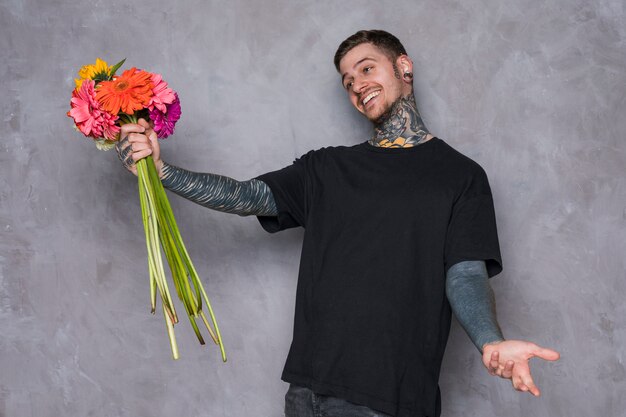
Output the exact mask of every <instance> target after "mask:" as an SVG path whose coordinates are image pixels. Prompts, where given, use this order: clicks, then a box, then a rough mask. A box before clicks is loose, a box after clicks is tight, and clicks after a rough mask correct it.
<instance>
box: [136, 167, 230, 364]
mask: <svg viewBox="0 0 626 417" xmlns="http://www.w3.org/2000/svg"><path fill="white" fill-rule="evenodd" d="M146 160H147V165H148V171H149V174H150V175H151V177H150V180H151V182H152V185H153V187H154V190H155V191H156V196H157V197H156V198H157V200H159V202H160V204H161V207H160V209H161V212H162V213H163V214H164V217H165V222H164V223H166V224H167V227H163V228H164V229H166V230H167V229H169V230H171V232H172V233H173V234H174V240H175V242H176V247H177V249H178V250H179V251H180V253H181V254H182V256H183V259H184V261H185V265H186V267H187V270H188V271H189V275H190V276H191V279H192V282H193V285H194V287H195V288H196V296H197V300H198V301H197V306H198V310H200V308H201V305H202V304H201V299H200V294H199V293H198V289H199V290H200V293H201V294H202V297H203V298H204V300H205V303H206V306H207V308H208V310H209V315H210V316H211V321H212V322H213V327H214V328H215V333H216V334H214V333H213V331H212V329H211V327H210V326H209V323H208V321H207V320H206V317H205V316H204V314H203V313H202V312H201V311H200V315H201V317H202V319H203V322H204V323H205V326H206V327H207V330H208V331H209V333H210V334H211V337H212V339H213V341H214V342H215V343H216V344H217V345H219V347H220V351H221V354H222V360H223V361H224V362H226V352H225V350H224V345H223V343H222V337H221V334H220V331H219V326H218V324H217V320H216V318H215V314H214V312H213V308H212V307H211V303H210V301H209V297H208V296H207V294H206V291H205V290H204V287H203V286H202V282H201V281H200V279H199V277H198V273H197V272H196V269H195V268H194V266H193V263H192V262H191V258H190V257H189V253H188V252H187V249H186V247H185V244H184V243H183V240H182V237H181V235H180V231H179V229H178V226H177V224H176V220H175V218H174V214H173V212H172V209H171V206H170V204H169V200H168V199H167V195H166V194H165V189H164V188H163V185H162V184H161V180H160V179H159V177H158V174H157V170H156V166H155V165H154V161H153V160H152V158H150V157H148V158H146ZM181 278H182V279H184V281H185V284H186V288H188V289H189V292H188V293H187V294H188V295H189V296H190V297H192V296H193V293H192V291H191V289H190V288H189V281H188V280H187V277H186V276H183V277H181Z"/></svg>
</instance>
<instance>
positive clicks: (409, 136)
mask: <svg viewBox="0 0 626 417" xmlns="http://www.w3.org/2000/svg"><path fill="white" fill-rule="evenodd" d="M431 138H432V135H431V134H429V132H428V129H426V126H424V122H423V121H422V117H421V116H420V113H419V111H418V110H417V104H416V103H415V96H413V93H410V94H409V95H407V96H405V97H401V98H399V99H398V100H397V101H396V102H395V103H393V105H392V106H391V108H390V109H389V111H388V112H387V113H385V114H384V115H382V116H381V117H380V119H378V120H377V121H376V122H375V123H374V136H373V137H372V138H371V139H370V140H369V143H370V145H373V146H379V147H384V148H408V147H411V146H415V145H419V144H421V143H424V142H426V141H427V140H429V139H431Z"/></svg>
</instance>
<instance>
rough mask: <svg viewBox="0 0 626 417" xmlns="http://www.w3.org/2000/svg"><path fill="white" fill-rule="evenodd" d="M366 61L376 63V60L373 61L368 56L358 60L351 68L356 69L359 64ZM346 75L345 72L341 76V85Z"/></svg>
mask: <svg viewBox="0 0 626 417" xmlns="http://www.w3.org/2000/svg"><path fill="white" fill-rule="evenodd" d="M367 60H371V61H374V62H376V60H375V59H374V58H372V57H370V56H366V57H365V58H363V59H359V60H358V61H357V62H356V63H355V64H354V66H353V67H352V68H356V67H358V66H359V64H362V63H363V62H365V61H367ZM346 75H347V73H346V72H344V73H343V75H342V76H341V84H343V80H344V79H345V78H346Z"/></svg>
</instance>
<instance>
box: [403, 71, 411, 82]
mask: <svg viewBox="0 0 626 417" xmlns="http://www.w3.org/2000/svg"><path fill="white" fill-rule="evenodd" d="M404 79H405V80H407V81H410V80H412V79H413V73H412V72H408V71H407V72H405V73H404Z"/></svg>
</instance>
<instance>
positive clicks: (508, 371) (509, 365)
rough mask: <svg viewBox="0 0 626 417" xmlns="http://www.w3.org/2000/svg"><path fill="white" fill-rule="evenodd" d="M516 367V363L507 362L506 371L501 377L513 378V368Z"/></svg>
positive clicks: (503, 371) (504, 370)
mask: <svg viewBox="0 0 626 417" xmlns="http://www.w3.org/2000/svg"><path fill="white" fill-rule="evenodd" d="M514 365H515V362H513V361H507V363H506V364H505V365H504V369H503V370H502V374H501V375H500V376H501V377H502V378H507V379H509V378H511V376H512V375H513V366H514Z"/></svg>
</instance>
